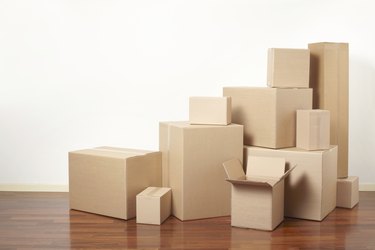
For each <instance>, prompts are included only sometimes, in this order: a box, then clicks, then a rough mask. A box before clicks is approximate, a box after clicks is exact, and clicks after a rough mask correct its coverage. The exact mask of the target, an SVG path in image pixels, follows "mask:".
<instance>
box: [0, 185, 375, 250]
mask: <svg viewBox="0 0 375 250" xmlns="http://www.w3.org/2000/svg"><path fill="white" fill-rule="evenodd" d="M135 248H140V249H228V248H231V249H375V192H361V193H360V204H359V205H357V206H356V207H355V208H353V209H352V210H349V209H340V208H337V209H336V210H335V211H333V212H332V213H331V214H330V215H329V216H328V217H327V218H326V219H325V220H324V221H323V222H321V223H319V222H314V221H306V220H297V219H289V218H288V219H286V220H285V221H284V223H282V224H281V225H280V226H279V227H278V228H277V229H276V230H275V231H273V232H263V231H256V230H250V229H241V228H234V227H231V226H230V217H221V218H214V219H206V220H196V221H188V222H181V221H179V220H177V219H176V218H173V217H170V218H169V219H168V220H167V221H166V222H165V223H164V224H163V225H161V226H153V225H140V224H136V223H135V220H134V219H133V220H129V221H123V220H118V219H113V218H109V217H104V216H100V215H95V214H90V213H84V212H80V211H74V210H69V201H68V194H67V193H20V192H0V249H135Z"/></svg>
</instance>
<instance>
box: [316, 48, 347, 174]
mask: <svg viewBox="0 0 375 250" xmlns="http://www.w3.org/2000/svg"><path fill="white" fill-rule="evenodd" d="M309 49H310V53H311V62H310V65H311V69H310V87H311V88H313V89H314V94H313V106H314V108H315V109H319V108H320V109H326V110H329V111H330V113H331V144H333V145H338V165H337V171H338V172H337V176H338V178H345V177H347V176H348V148H349V146H348V133H349V128H348V126H349V125H348V124H349V120H348V118H349V45H348V44H347V43H312V44H309Z"/></svg>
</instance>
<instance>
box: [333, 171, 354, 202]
mask: <svg viewBox="0 0 375 250" xmlns="http://www.w3.org/2000/svg"><path fill="white" fill-rule="evenodd" d="M358 202H359V180H358V177H357V176H349V177H347V178H343V179H337V204H336V206H337V207H343V208H353V207H354V206H355V205H357V204H358Z"/></svg>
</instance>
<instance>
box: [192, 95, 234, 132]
mask: <svg viewBox="0 0 375 250" xmlns="http://www.w3.org/2000/svg"><path fill="white" fill-rule="evenodd" d="M189 121H190V124H208V125H228V124H230V123H231V122H232V102H231V98H230V97H190V99H189Z"/></svg>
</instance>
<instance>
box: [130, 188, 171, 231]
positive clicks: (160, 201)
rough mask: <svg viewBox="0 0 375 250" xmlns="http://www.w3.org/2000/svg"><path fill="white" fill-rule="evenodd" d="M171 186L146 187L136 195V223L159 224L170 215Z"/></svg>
mask: <svg viewBox="0 0 375 250" xmlns="http://www.w3.org/2000/svg"><path fill="white" fill-rule="evenodd" d="M171 199H172V191H171V188H166V187H148V188H146V189H145V190H143V191H142V192H141V193H139V194H138V195H137V223H141V224H154V225H161V224H162V223H163V222H164V221H165V220H166V219H167V218H168V217H169V216H170V215H171V206H172V205H171V204H172V203H171Z"/></svg>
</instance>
